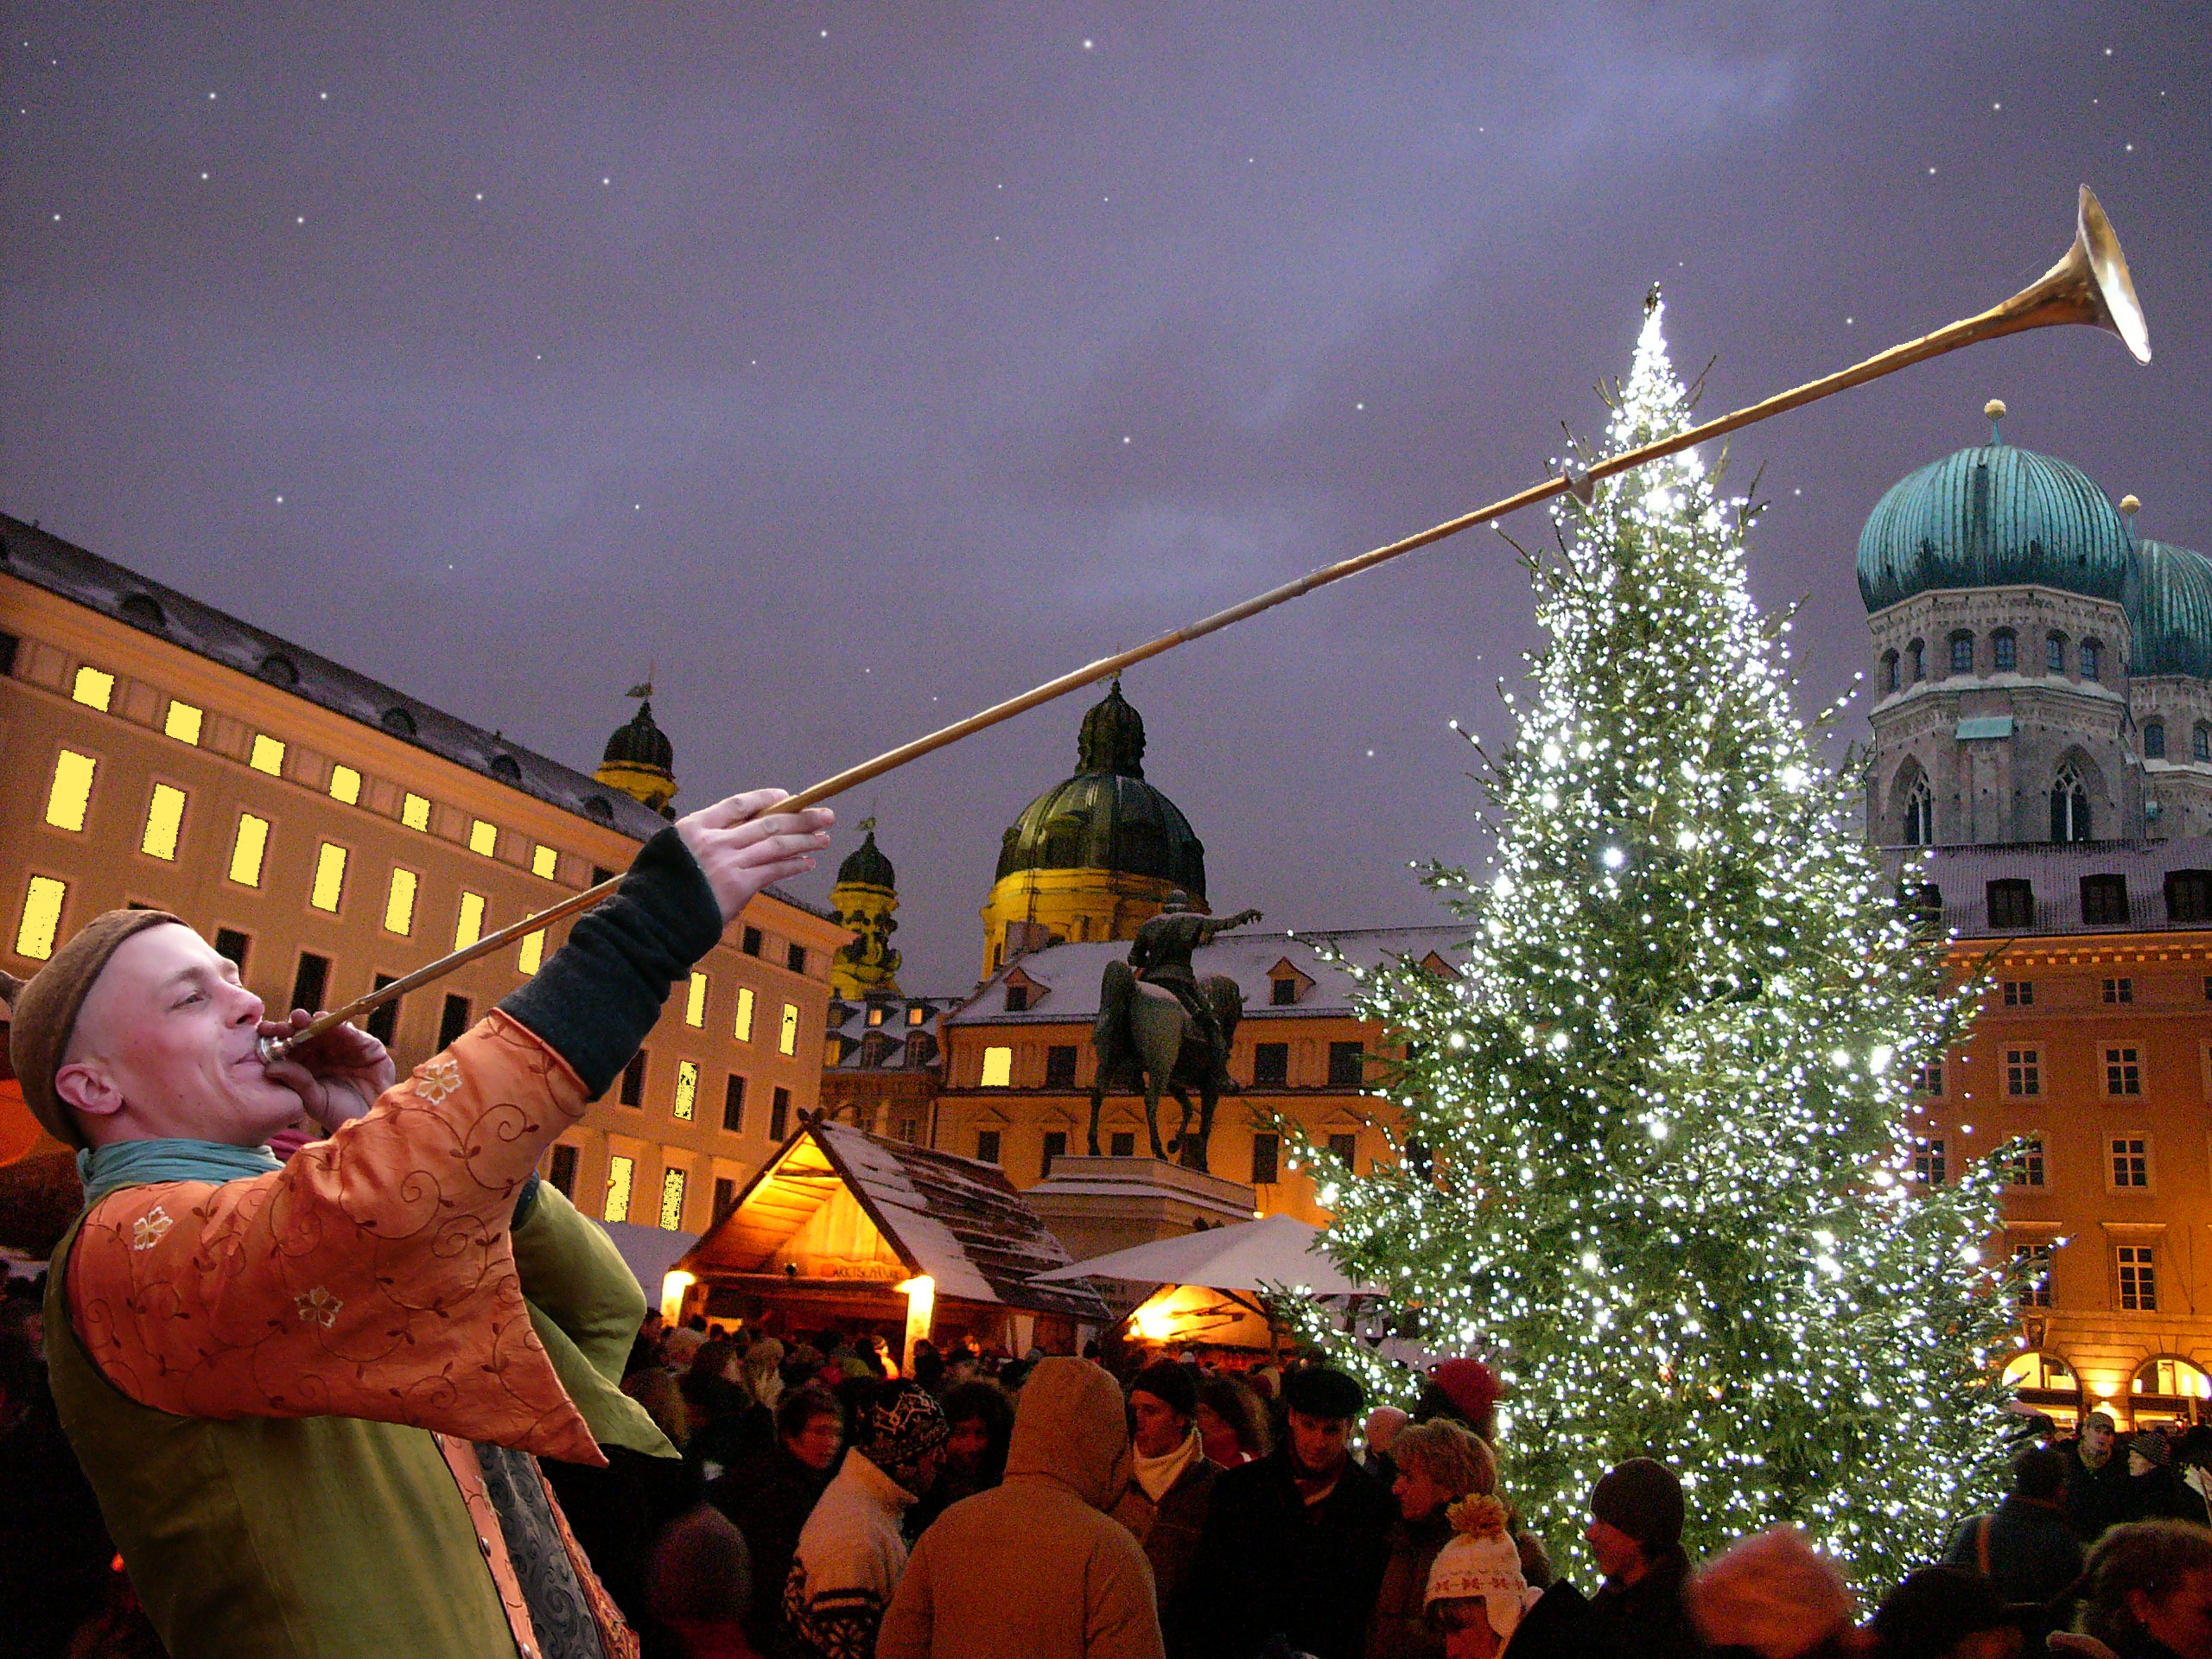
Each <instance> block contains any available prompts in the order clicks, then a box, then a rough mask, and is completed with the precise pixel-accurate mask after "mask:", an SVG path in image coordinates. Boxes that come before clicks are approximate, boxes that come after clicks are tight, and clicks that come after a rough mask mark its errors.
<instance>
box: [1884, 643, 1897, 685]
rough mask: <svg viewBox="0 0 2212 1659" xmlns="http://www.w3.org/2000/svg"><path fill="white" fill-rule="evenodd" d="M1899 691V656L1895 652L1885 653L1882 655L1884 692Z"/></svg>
mask: <svg viewBox="0 0 2212 1659" xmlns="http://www.w3.org/2000/svg"><path fill="white" fill-rule="evenodd" d="M1882 690H1885V691H1894V690H1897V652H1894V651H1885V652H1883V653H1882Z"/></svg>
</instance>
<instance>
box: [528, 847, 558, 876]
mask: <svg viewBox="0 0 2212 1659" xmlns="http://www.w3.org/2000/svg"><path fill="white" fill-rule="evenodd" d="M560 862H561V855H560V854H558V853H556V852H555V851H554V850H553V849H551V848H550V847H538V848H535V849H532V850H531V855H530V873H531V874H532V875H534V876H537V878H539V879H540V880H545V881H550V880H552V879H553V872H554V870H555V869H556V868H558V867H559V865H560Z"/></svg>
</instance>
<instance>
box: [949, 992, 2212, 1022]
mask: <svg viewBox="0 0 2212 1659" xmlns="http://www.w3.org/2000/svg"><path fill="white" fill-rule="evenodd" d="M2208 1000H2212V999H2208ZM929 1017H930V1011H929V1010H928V1009H927V1008H925V1007H923V1006H922V1005H921V1004H920V1003H918V1002H917V1003H916V1004H915V1005H914V1006H913V1007H911V1008H909V1009H907V1010H906V1023H907V1024H908V1025H910V1026H918V1025H920V1024H922V1023H923V1022H924V1021H925V1020H927V1019H928V1018H929Z"/></svg>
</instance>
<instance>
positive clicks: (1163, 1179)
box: [1021, 1157, 1256, 1262]
mask: <svg viewBox="0 0 2212 1659" xmlns="http://www.w3.org/2000/svg"><path fill="white" fill-rule="evenodd" d="M1021 1196H1022V1198H1023V1200H1024V1201H1025V1202H1026V1203H1027V1205H1029V1207H1030V1208H1031V1209H1033V1210H1034V1211H1036V1212H1037V1213H1038V1215H1039V1216H1040V1217H1043V1218H1044V1222H1045V1224H1046V1226H1047V1227H1049V1228H1051V1229H1052V1231H1053V1233H1054V1235H1055V1236H1058V1239H1059V1241H1060V1243H1063V1244H1065V1245H1066V1246H1067V1247H1068V1254H1069V1255H1071V1256H1073V1257H1074V1258H1075V1259H1076V1260H1077V1261H1078V1262H1087V1261H1089V1260H1090V1258H1091V1257H1092V1256H1094V1255H1106V1254H1108V1253H1109V1251H1113V1250H1125V1249H1128V1248H1129V1247H1130V1246H1131V1245H1133V1244H1149V1243H1153V1242H1154V1240H1156V1239H1162V1238H1173V1237H1174V1236H1177V1235H1179V1234H1182V1233H1189V1232H1195V1231H1197V1230H1198V1227H1199V1226H1200V1224H1204V1225H1205V1226H1208V1227H1221V1226H1226V1225H1229V1224H1233V1223H1236V1222H1240V1221H1249V1220H1251V1219H1252V1217H1253V1211H1254V1209H1255V1201H1256V1200H1255V1194H1254V1192H1253V1191H1252V1189H1251V1188H1250V1187H1249V1186H1248V1185H1245V1184H1244V1183H1243V1182H1242V1181H1231V1180H1227V1179H1224V1178H1223V1177H1221V1176H1219V1175H1206V1174H1201V1173H1199V1172H1198V1171H1197V1170H1195V1169H1185V1168H1184V1167H1183V1166H1181V1165H1180V1164H1174V1163H1170V1162H1168V1161H1167V1160H1166V1159H1162V1158H1066V1157H1063V1158H1055V1159H1054V1160H1052V1173H1051V1174H1050V1175H1048V1176H1046V1178H1045V1179H1043V1180H1042V1181H1039V1183H1038V1184H1037V1185H1035V1186H1033V1187H1030V1188H1028V1189H1027V1191H1026V1192H1023V1193H1022V1195H1021Z"/></svg>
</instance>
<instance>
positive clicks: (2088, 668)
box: [2082, 639, 2105, 680]
mask: <svg viewBox="0 0 2212 1659" xmlns="http://www.w3.org/2000/svg"><path fill="white" fill-rule="evenodd" d="M2104 654H2105V648H2104V646H2103V645H2102V644H2101V643H2100V642H2099V641H2097V640H2094V639H2084V640H2083V641H2082V678H2083V679H2085V680H2094V679H2096V678H2097V677H2099V673H2100V671H2101V667H2102V664H2103V659H2104Z"/></svg>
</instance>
